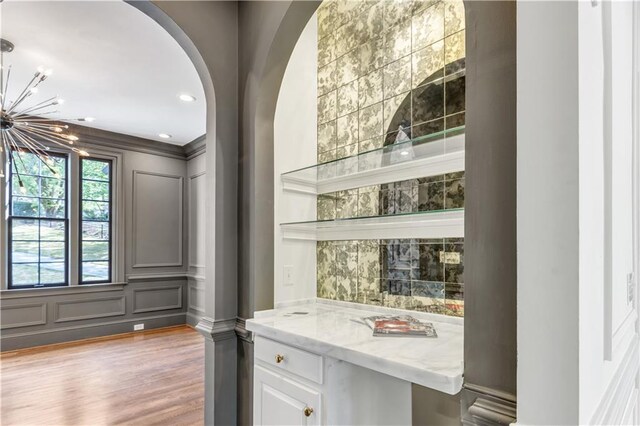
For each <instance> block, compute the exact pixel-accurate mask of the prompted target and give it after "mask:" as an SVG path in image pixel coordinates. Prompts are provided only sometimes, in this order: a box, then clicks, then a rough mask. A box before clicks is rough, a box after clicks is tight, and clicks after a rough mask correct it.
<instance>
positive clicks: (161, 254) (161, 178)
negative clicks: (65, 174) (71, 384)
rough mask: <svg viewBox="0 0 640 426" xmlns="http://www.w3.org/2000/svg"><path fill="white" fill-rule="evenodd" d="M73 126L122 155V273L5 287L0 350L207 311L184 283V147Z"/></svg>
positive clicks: (88, 142)
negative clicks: (94, 281) (109, 278)
mask: <svg viewBox="0 0 640 426" xmlns="http://www.w3.org/2000/svg"><path fill="white" fill-rule="evenodd" d="M76 133H77V134H78V135H79V136H80V137H81V139H82V140H83V143H84V146H86V147H87V149H88V150H89V151H91V150H94V151H96V152H100V153H104V154H110V155H117V156H118V163H117V170H116V173H115V178H116V181H119V182H120V184H118V185H116V187H117V190H118V191H120V193H119V194H117V195H116V199H117V200H118V201H119V202H120V203H121V204H120V208H119V209H118V210H119V216H116V223H115V228H116V231H115V233H116V234H117V235H121V236H123V237H124V238H121V239H120V240H119V241H118V243H117V246H118V257H121V258H123V259H124V267H123V268H122V271H120V273H123V274H124V275H123V276H122V275H119V274H118V273H117V271H114V282H117V283H118V284H113V285H90V286H70V287H60V288H49V289H24V290H4V291H2V295H1V299H2V300H1V303H0V319H1V322H2V339H1V341H0V345H1V347H2V350H11V349H17V348H24V347H31V346H37V345H43V344H49V343H59V342H65V341H70V340H76V339H82V338H89V337H97V336H104V335H109V334H113V333H123V332H130V331H133V324H139V323H144V324H145V329H149V328H156V327H164V326H170V325H176V324H184V323H185V320H186V315H187V310H189V311H190V312H191V313H192V316H194V317H197V316H198V315H199V313H200V312H201V310H202V306H201V304H202V302H203V301H201V298H199V297H198V294H197V292H196V291H193V290H191V289H189V290H188V288H187V279H188V272H189V271H190V269H189V261H188V260H189V258H190V256H189V240H188V231H189V210H188V206H189V204H190V201H189V199H190V197H189V195H190V194H189V193H188V177H189V175H188V167H187V158H188V154H187V152H186V151H185V149H183V148H180V147H175V146H170V145H166V144H159V143H154V142H152V141H146V140H141V139H139V138H133V137H129V136H126V135H119V134H114V133H111V132H105V131H100V130H94V129H89V128H85V127H80V126H78V127H77V131H76ZM189 149H191V147H189ZM194 155H197V154H191V157H194ZM190 161H195V158H193V159H192V160H190ZM151 217H152V218H153V220H150V218H151ZM203 272H204V271H202V272H200V271H198V274H202V273H203ZM191 275H192V276H196V275H197V274H191ZM197 276H199V275H197ZM195 286H197V284H193V285H192V288H193V287H195ZM195 321H197V320H195Z"/></svg>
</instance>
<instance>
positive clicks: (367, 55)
mask: <svg viewBox="0 0 640 426" xmlns="http://www.w3.org/2000/svg"><path fill="white" fill-rule="evenodd" d="M358 56H359V60H360V74H361V75H365V74H368V73H370V72H372V71H374V70H377V69H378V68H381V67H382V66H383V65H384V38H383V37H379V38H377V39H375V40H372V41H370V42H368V43H365V44H363V45H361V46H360V47H358Z"/></svg>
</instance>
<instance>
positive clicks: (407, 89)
mask: <svg viewBox="0 0 640 426" xmlns="http://www.w3.org/2000/svg"><path fill="white" fill-rule="evenodd" d="M317 93H318V116H317V119H318V139H317V140H318V149H317V159H318V162H319V163H324V162H329V161H334V160H338V159H342V158H346V157H350V156H354V155H358V154H362V153H365V152H369V151H372V150H376V149H380V148H383V147H385V146H389V145H393V144H397V143H402V142H407V141H410V140H413V141H415V142H414V144H415V143H429V142H430V141H431V140H436V139H437V138H438V135H440V134H443V133H447V134H449V135H453V134H460V133H464V124H465V31H464V5H463V3H462V1H461V0H459V1H458V0H456V1H404V0H401V1H400V0H389V1H380V2H364V1H363V2H357V1H344V0H330V1H325V2H323V3H322V4H321V6H320V8H319V9H318V92H317ZM431 138H433V139H431ZM461 208H464V171H458V172H454V173H447V174H442V175H436V176H433V175H429V176H426V175H425V177H424V178H418V179H411V180H405V181H399V182H392V183H385V184H380V185H374V186H368V187H360V188H353V189H347V190H342V191H337V192H332V193H325V194H321V195H319V196H318V198H317V219H318V220H334V219H348V218H363V217H371V216H382V215H399V214H408V213H417V212H426V211H435V210H448V209H461ZM463 247H464V239H463V238H441V239H397V240H355V241H354V240H350V241H319V242H318V243H317V296H318V297H321V298H328V299H335V300H345V301H351V302H358V303H366V304H372V305H384V306H390V307H397V308H404V309H414V310H421V311H426V312H435V313H442V314H448V315H457V316H460V315H463V312H464V302H463V294H464V279H463V272H464V249H463Z"/></svg>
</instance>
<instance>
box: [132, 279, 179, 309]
mask: <svg viewBox="0 0 640 426" xmlns="http://www.w3.org/2000/svg"><path fill="white" fill-rule="evenodd" d="M181 308H182V286H181V285H175V286H170V287H166V286H165V287H153V288H138V289H135V290H133V313H134V314H139V313H143V312H156V311H166V310H170V309H181Z"/></svg>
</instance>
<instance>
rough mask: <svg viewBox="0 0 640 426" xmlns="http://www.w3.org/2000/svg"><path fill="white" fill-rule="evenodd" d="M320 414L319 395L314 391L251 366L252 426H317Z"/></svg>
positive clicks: (261, 368)
mask: <svg viewBox="0 0 640 426" xmlns="http://www.w3.org/2000/svg"><path fill="white" fill-rule="evenodd" d="M305 410H306V411H307V412H305ZM309 410H312V411H309ZM320 414H321V413H320V393H319V392H318V391H315V390H313V389H310V388H308V387H306V386H304V385H302V384H300V383H297V382H295V381H293V380H291V379H288V378H286V377H284V376H282V375H280V374H279V373H276V372H271V371H269V370H267V369H266V368H263V367H260V366H259V365H256V366H255V368H254V385H253V422H254V424H256V425H319V424H320Z"/></svg>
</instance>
